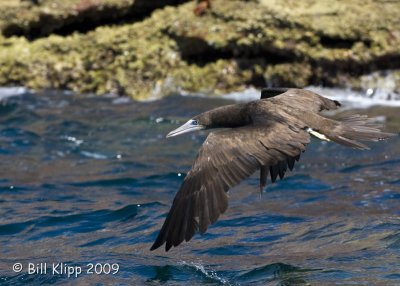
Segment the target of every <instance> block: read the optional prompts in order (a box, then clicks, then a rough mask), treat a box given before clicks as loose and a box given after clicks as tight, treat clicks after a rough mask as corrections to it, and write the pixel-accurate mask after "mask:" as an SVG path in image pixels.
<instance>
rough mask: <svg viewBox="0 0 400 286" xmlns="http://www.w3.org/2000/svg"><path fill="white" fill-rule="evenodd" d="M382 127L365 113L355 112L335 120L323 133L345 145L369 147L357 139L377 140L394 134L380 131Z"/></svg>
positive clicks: (360, 147) (357, 147)
mask: <svg viewBox="0 0 400 286" xmlns="http://www.w3.org/2000/svg"><path fill="white" fill-rule="evenodd" d="M382 127H383V126H382V125H381V124H378V123H375V122H373V119H371V118H368V117H367V116H366V115H358V114H356V115H352V116H350V117H346V118H344V119H342V120H341V121H340V122H337V125H336V126H335V127H334V128H333V129H332V130H329V131H328V132H327V133H325V135H326V137H327V138H328V139H329V140H332V141H334V142H336V143H339V144H341V145H344V146H347V147H351V148H356V149H369V147H368V146H367V145H365V144H363V143H361V142H359V141H379V140H384V139H387V138H389V137H392V136H395V135H396V134H393V133H388V132H383V131H381V129H382Z"/></svg>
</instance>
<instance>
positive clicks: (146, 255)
mask: <svg viewBox="0 0 400 286" xmlns="http://www.w3.org/2000/svg"><path fill="white" fill-rule="evenodd" d="M229 103H231V101H228V100H223V99H206V98H195V97H182V96H171V97H168V98H164V99H162V100H160V101H154V102H145V103H137V102H132V101H129V100H123V101H121V99H119V98H105V97H87V96H86V97H83V96H82V97H79V96H71V95H67V94H63V93H62V92H57V91H51V92H44V93H42V94H30V93H26V94H21V95H19V96H14V97H8V98H3V99H2V101H1V104H0V171H1V174H2V175H1V178H0V246H1V253H2V255H1V256H0V270H1V271H0V284H2V285H3V284H4V285H40V284H68V283H75V282H76V283H77V284H82V285H96V284H97V285H118V284H119V285H132V284H133V285H143V284H146V285H159V284H165V285H188V284H191V285H204V284H207V285H332V284H337V283H339V284H345V285H347V284H356V285H361V284H367V285H377V284H378V285H379V284H380V285H393V284H396V283H397V284H398V283H399V281H400V278H399V271H398V261H399V259H400V247H399V245H400V235H399V227H400V221H399V218H398V216H399V215H400V211H399V203H400V183H399V176H398V174H399V171H400V157H399V154H400V139H399V138H397V137H396V138H392V139H391V140H389V141H387V142H379V143H377V144H371V147H372V148H371V150H369V151H365V152H356V151H354V150H350V149H346V148H344V147H340V146H337V145H335V144H330V143H320V142H319V141H317V140H312V142H311V143H310V145H309V146H308V150H307V152H305V153H304V155H302V158H301V160H300V162H299V163H297V164H296V166H295V169H294V171H293V172H290V173H288V174H287V177H286V178H285V179H284V180H282V181H279V182H277V183H275V184H269V185H268V186H267V189H266V190H265V191H264V192H263V194H262V196H260V195H259V192H258V174H255V176H254V177H251V178H250V179H248V180H245V181H244V182H243V183H241V184H240V185H239V186H237V187H235V188H234V189H232V190H231V191H230V193H229V196H230V202H229V204H230V207H229V208H228V210H227V212H226V213H225V214H223V215H222V216H221V217H220V219H219V221H218V222H217V223H216V224H214V225H212V226H211V227H210V228H209V229H208V231H207V232H206V233H205V234H204V235H196V236H195V237H194V238H193V239H192V240H191V241H190V242H189V243H183V244H182V245H181V246H179V247H178V248H174V249H172V250H171V251H170V252H168V253H165V252H164V251H163V250H162V249H160V250H157V251H154V252H150V251H149V248H150V245H151V243H152V242H153V241H154V239H155V237H156V235H157V233H158V231H159V229H160V227H161V224H162V222H163V219H164V218H165V216H166V213H167V212H168V210H169V206H170V204H171V202H172V199H173V197H174V194H175V193H176V191H177V190H178V188H179V186H180V184H181V182H182V180H183V178H184V177H185V175H186V173H187V171H188V169H189V168H190V166H191V163H192V162H193V159H194V157H195V155H196V152H197V150H198V148H199V146H200V145H201V142H202V141H203V140H204V138H205V136H206V135H207V132H199V133H196V134H191V135H188V136H182V137H180V138H173V139H168V140H167V139H165V134H167V133H168V132H169V131H170V130H172V129H174V128H176V127H177V126H178V125H179V124H181V123H183V122H185V121H186V120H187V119H188V118H190V117H191V116H193V115H194V114H198V113H200V112H202V111H204V110H207V109H211V108H213V107H216V106H219V105H223V104H229ZM177 106H179V108H176V107H177ZM380 110H381V109H380ZM365 112H366V113H368V112H370V111H368V110H366V111H365ZM172 113H173V114H172ZM397 114H400V113H399V112H398V113H397ZM383 115H384V114H383ZM397 120H398V121H400V118H397ZM371 257H373V259H371ZM16 262H20V263H22V264H23V266H24V267H26V266H27V265H28V263H34V264H40V263H44V262H45V263H53V262H64V263H69V264H71V265H79V266H82V267H84V266H85V265H86V264H87V263H103V264H104V263H117V264H118V265H119V267H120V268H119V272H118V274H116V275H80V276H79V277H77V278H68V277H66V275H50V274H46V275H43V274H40V273H32V274H28V273H27V272H26V269H25V270H24V271H22V272H20V273H15V272H13V271H12V266H13V264H14V263H16ZM71 279H72V280H71ZM71 281H73V282H71Z"/></svg>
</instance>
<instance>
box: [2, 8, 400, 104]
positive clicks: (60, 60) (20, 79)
mask: <svg viewBox="0 0 400 286" xmlns="http://www.w3.org/2000/svg"><path fill="white" fill-rule="evenodd" d="M32 2H34V1H27V0H25V1H20V0H10V1H9V2H8V4H1V5H6V6H5V7H2V8H1V9H3V11H5V13H3V14H2V16H1V17H0V30H1V33H2V36H0V85H2V86H12V85H23V86H27V87H30V88H34V89H43V88H61V89H69V90H73V91H75V92H79V93H82V92H93V93H98V94H104V93H115V94H118V95H128V96H131V97H132V98H134V99H148V98H154V97H162V96H165V95H168V94H170V93H172V92H176V91H182V90H184V91H188V92H202V93H206V94H207V93H208V94H220V93H225V92H229V91H233V90H241V89H244V88H246V87H248V86H255V87H262V86H296V87H304V86H308V85H323V86H338V87H350V88H353V89H369V88H375V87H377V86H378V85H379V83H380V82H382V81H383V80H385V78H386V77H387V74H388V71H390V77H391V85H392V86H391V91H390V92H393V93H395V94H400V18H399V17H398V15H397V14H398V13H397V11H399V10H400V2H398V1H383V0H380V1H373V0H368V1H361V0H351V1H338V0H337V1H328V0H321V1H313V0H305V1H293V0H285V1H278V0H259V1H239V0H231V1H223V0H214V1H212V9H211V10H208V11H206V13H205V14H204V15H203V16H202V17H196V16H194V14H193V9H194V7H195V1H189V2H187V1H172V0H171V1H151V2H152V3H153V5H152V6H151V7H150V6H149V4H146V3H148V2H149V1H147V2H146V1H134V0H120V1H116V0H72V1H55V0H52V1H50V0H38V3H37V4H33V3H32ZM66 2H68V3H69V5H70V6H68V7H67V6H66V4H62V3H66ZM184 2H187V3H184ZM57 3H58V4H57ZM56 4H57V5H64V6H54V5H56ZM7 5H8V6H7ZM51 5H53V6H51ZM171 5H173V6H171ZM371 11H373V12H371ZM17 14H18V15H20V16H19V17H16V15H17ZM44 15H45V16H44ZM46 17H47V18H46ZM50 18H51V19H52V20H51V21H50V20H48V19H50ZM48 21H49V22H48ZM43 23H48V24H46V25H43ZM38 27H39V28H38Z"/></svg>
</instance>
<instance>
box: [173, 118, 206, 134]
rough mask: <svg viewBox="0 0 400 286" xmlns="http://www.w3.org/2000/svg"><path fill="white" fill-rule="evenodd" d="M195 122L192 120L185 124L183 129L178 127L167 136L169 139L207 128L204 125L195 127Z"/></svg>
mask: <svg viewBox="0 0 400 286" xmlns="http://www.w3.org/2000/svg"><path fill="white" fill-rule="evenodd" d="M193 121H194V120H192V119H191V120H189V121H188V122H186V123H185V124H183V125H182V126H181V127H178V128H176V129H175V130H172V131H171V132H170V133H168V134H167V138H168V137H173V136H177V135H181V134H184V133H188V132H192V131H197V130H202V129H205V126H203V125H194V124H193Z"/></svg>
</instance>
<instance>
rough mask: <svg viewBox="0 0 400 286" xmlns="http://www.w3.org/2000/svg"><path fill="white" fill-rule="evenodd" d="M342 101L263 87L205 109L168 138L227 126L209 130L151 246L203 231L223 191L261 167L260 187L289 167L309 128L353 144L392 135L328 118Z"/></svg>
mask: <svg viewBox="0 0 400 286" xmlns="http://www.w3.org/2000/svg"><path fill="white" fill-rule="evenodd" d="M339 106H340V103H339V102H337V101H333V100H330V99H327V98H325V97H322V96H320V95H318V94H316V93H313V92H311V91H307V90H302V89H265V90H263V92H262V99H261V100H256V101H252V102H249V103H240V104H233V105H228V106H223V107H219V108H216V109H213V110H210V111H207V112H204V113H202V114H200V115H198V116H196V117H194V118H193V119H191V120H189V121H188V122H187V123H186V124H184V125H183V126H181V127H179V128H178V129H176V130H174V131H172V132H171V133H169V134H168V135H167V137H170V136H175V135H179V134H182V133H186V132H189V131H195V130H200V129H211V128H225V129H223V130H220V131H216V132H211V133H210V134H209V135H208V137H207V139H206V140H205V141H204V143H203V145H202V147H201V148H200V150H199V153H198V155H197V157H196V160H195V162H194V164H193V166H192V169H191V170H190V171H189V172H188V174H187V176H186V177H185V179H184V181H183V183H182V185H181V187H180V189H179V191H178V193H177V194H176V196H175V199H174V201H173V203H172V207H171V210H170V211H169V213H168V215H167V218H166V219H165V222H164V225H163V226H162V228H161V230H160V233H159V234H158V237H157V239H156V241H155V242H154V244H153V246H152V247H151V250H154V249H156V248H158V247H160V246H162V245H163V244H164V243H165V244H166V246H165V250H166V251H168V250H169V249H170V248H171V247H172V246H178V245H179V244H180V243H182V242H183V241H184V240H185V241H189V240H190V239H191V238H192V237H193V235H194V234H195V233H196V232H200V233H204V232H205V231H206V230H207V228H208V226H209V225H210V224H213V223H214V222H216V221H217V219H218V217H219V216H220V215H221V214H222V213H224V212H225V210H226V209H227V207H228V196H227V194H226V192H227V191H228V190H229V189H230V188H232V187H233V186H235V185H237V184H238V183H239V182H240V181H242V180H244V179H245V178H247V177H249V176H250V175H251V174H253V173H254V172H255V171H256V170H259V169H260V188H263V187H264V186H265V185H266V182H267V176H268V173H269V174H270V178H271V181H272V182H275V180H276V179H277V177H278V176H279V177H280V178H281V179H282V178H283V177H284V175H285V172H286V171H287V169H289V170H292V169H293V166H294V164H295V161H298V160H299V158H300V154H301V153H302V152H304V151H305V148H306V145H307V144H308V143H309V142H310V134H312V135H315V136H317V137H319V138H320V139H324V140H328V141H330V140H331V141H334V142H337V143H339V144H342V145H345V146H348V147H352V148H356V149H367V148H368V147H367V146H366V145H364V144H363V143H360V142H358V140H364V141H378V140H380V139H384V138H387V137H390V136H392V135H393V134H391V133H385V132H382V131H381V130H380V127H381V126H379V125H377V124H373V123H371V121H370V119H368V118H367V117H365V116H360V115H353V116H351V117H349V118H347V119H344V120H343V121H336V120H332V119H328V118H326V117H323V116H322V115H320V114H319V112H320V111H322V110H333V109H337V108H338V107H339Z"/></svg>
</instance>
